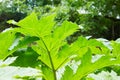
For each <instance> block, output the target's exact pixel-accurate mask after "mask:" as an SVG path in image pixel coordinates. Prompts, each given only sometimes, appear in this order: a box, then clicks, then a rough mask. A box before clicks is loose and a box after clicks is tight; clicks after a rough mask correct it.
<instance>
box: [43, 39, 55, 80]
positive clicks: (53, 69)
mask: <svg viewBox="0 0 120 80" xmlns="http://www.w3.org/2000/svg"><path fill="white" fill-rule="evenodd" d="M41 40H42V42H43V44H44V45H45V48H46V50H47V52H48V56H49V60H50V63H51V67H52V71H53V76H54V80H57V77H56V70H55V68H54V65H53V61H52V57H51V55H50V51H49V50H48V48H47V46H46V44H45V42H44V41H43V39H42V38H41Z"/></svg>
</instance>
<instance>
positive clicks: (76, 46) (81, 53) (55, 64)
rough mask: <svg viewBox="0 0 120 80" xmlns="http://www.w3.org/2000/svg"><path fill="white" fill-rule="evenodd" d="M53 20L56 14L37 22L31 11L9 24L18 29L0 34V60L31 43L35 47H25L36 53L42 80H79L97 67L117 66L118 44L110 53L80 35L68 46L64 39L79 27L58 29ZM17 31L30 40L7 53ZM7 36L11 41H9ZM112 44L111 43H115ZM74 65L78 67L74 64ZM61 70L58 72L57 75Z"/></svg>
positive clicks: (70, 25) (68, 25) (119, 60)
mask: <svg viewBox="0 0 120 80" xmlns="http://www.w3.org/2000/svg"><path fill="white" fill-rule="evenodd" d="M54 17H55V14H52V15H49V16H42V17H41V18H40V19H38V17H37V16H36V14H35V13H34V12H33V13H32V14H31V15H29V16H27V17H26V18H25V19H23V20H20V21H19V22H15V21H12V20H10V21H8V22H9V23H12V24H14V25H17V26H19V27H18V28H14V29H13V30H12V33H11V32H10V31H8V32H5V33H6V34H5V35H6V36H7V37H6V36H4V34H3V33H1V34H0V38H1V39H2V38H3V39H2V40H0V44H2V47H1V46H0V54H1V55H0V58H1V59H5V58H6V57H7V56H8V55H10V54H12V53H13V52H14V51H16V50H18V49H19V48H21V47H22V46H27V45H28V43H31V42H34V43H35V44H33V43H31V44H30V45H28V46H29V47H31V48H32V49H33V50H34V51H35V52H36V53H38V54H39V57H38V59H39V60H40V62H41V64H40V66H41V68H40V71H41V73H42V79H43V80H81V79H83V78H84V77H86V76H87V75H88V74H90V73H92V72H95V71H97V70H98V69H100V68H103V67H107V66H110V65H116V64H120V57H119V52H117V50H118V45H117V47H116V46H115V45H114V46H113V49H112V50H110V49H109V48H107V47H106V46H105V45H104V44H103V43H102V42H99V41H97V40H95V39H90V40H88V39H86V38H84V37H82V36H81V37H79V38H78V39H77V40H76V41H74V42H73V43H71V44H68V43H67V40H66V38H67V37H69V36H70V35H72V34H74V33H75V32H76V31H77V29H79V27H78V26H77V25H76V24H74V23H72V22H68V21H64V22H63V23H62V24H61V25H59V26H58V25H56V22H55V21H54ZM17 32H19V33H21V34H23V35H24V37H25V36H30V37H31V38H32V39H31V38H30V39H27V40H24V39H23V41H20V42H19V43H18V44H17V45H16V46H14V47H13V48H12V49H11V50H9V51H8V49H9V47H10V46H11V45H12V43H13V41H14V38H15V36H14V34H15V33H17ZM12 36H13V37H12ZM9 37H10V39H9V40H10V41H8V38H9ZM11 37H12V38H11ZM6 42H8V44H7V45H5V44H6ZM112 43H113V44H114V41H113V42H112ZM116 44H119V43H116ZM97 56H98V57H97ZM95 57H97V58H95ZM77 62H78V63H79V64H76V63H77ZM74 65H76V67H75V68H74V67H72V66H74ZM62 70H63V71H62ZM60 71H61V73H60V74H58V73H59V72H60Z"/></svg>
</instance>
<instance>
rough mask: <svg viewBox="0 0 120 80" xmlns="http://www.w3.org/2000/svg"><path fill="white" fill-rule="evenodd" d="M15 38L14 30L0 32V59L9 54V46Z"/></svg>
mask: <svg viewBox="0 0 120 80" xmlns="http://www.w3.org/2000/svg"><path fill="white" fill-rule="evenodd" d="M14 40H15V32H13V31H12V30H9V31H5V32H2V33H0V59H5V58H6V57H7V56H8V55H10V50H9V48H10V47H11V46H12V44H13V42H14Z"/></svg>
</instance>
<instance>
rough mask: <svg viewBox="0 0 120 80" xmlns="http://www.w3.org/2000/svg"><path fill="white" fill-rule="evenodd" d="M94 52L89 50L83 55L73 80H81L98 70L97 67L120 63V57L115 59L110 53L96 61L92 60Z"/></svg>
mask: <svg viewBox="0 0 120 80" xmlns="http://www.w3.org/2000/svg"><path fill="white" fill-rule="evenodd" d="M91 54H92V52H91V50H88V52H87V53H86V54H85V55H84V56H83V57H82V59H81V64H80V65H79V66H78V69H77V71H76V73H75V74H74V77H73V80H80V79H81V78H83V77H85V76H86V75H88V74H89V73H91V72H94V71H96V70H97V69H100V68H103V67H106V66H110V65H115V64H120V59H113V57H112V56H110V55H103V56H101V57H100V58H99V59H98V60H96V61H95V62H92V55H91Z"/></svg>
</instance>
